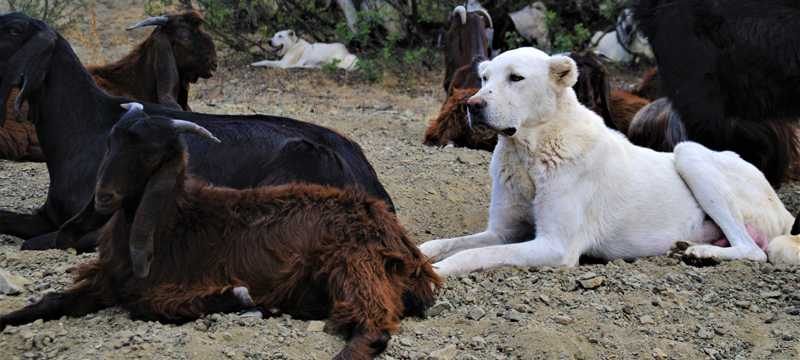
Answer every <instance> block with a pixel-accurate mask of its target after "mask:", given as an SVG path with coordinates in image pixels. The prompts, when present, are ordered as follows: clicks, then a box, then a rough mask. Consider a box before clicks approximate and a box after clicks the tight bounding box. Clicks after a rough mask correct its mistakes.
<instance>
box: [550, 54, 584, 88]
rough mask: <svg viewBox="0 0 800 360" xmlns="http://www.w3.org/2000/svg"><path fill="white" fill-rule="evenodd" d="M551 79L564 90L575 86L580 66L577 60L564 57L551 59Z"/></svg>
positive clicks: (558, 56)
mask: <svg viewBox="0 0 800 360" xmlns="http://www.w3.org/2000/svg"><path fill="white" fill-rule="evenodd" d="M549 62H550V64H549V65H550V78H551V79H553V81H554V82H555V83H556V85H558V86H559V87H562V88H568V87H572V86H573V85H575V83H576V82H577V81H578V65H576V64H575V60H572V58H570V57H568V56H564V55H555V56H552V57H550V60H549Z"/></svg>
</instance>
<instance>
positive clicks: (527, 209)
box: [420, 48, 800, 275]
mask: <svg viewBox="0 0 800 360" xmlns="http://www.w3.org/2000/svg"><path fill="white" fill-rule="evenodd" d="M478 70H479V73H480V76H481V79H482V82H483V86H482V87H481V89H480V91H479V92H478V93H477V94H475V95H474V96H473V97H471V98H470V99H469V101H468V108H469V121H470V125H471V126H477V125H483V126H488V127H490V128H492V129H494V130H497V131H498V132H499V133H500V134H501V136H500V139H499V142H498V144H497V147H496V148H495V150H494V154H493V156H492V161H491V166H490V172H491V176H492V197H491V205H490V209H489V224H488V228H487V229H486V231H484V232H481V233H478V234H474V235H469V236H464V237H458V238H453V239H443V240H432V241H429V242H426V243H424V244H422V245H421V246H420V248H421V250H422V252H423V253H425V255H427V256H429V257H431V258H433V259H434V260H435V261H438V262H436V264H435V266H436V268H437V269H438V270H437V271H438V272H439V274H441V275H449V274H454V273H465V272H470V271H477V270H482V269H489V268H494V267H499V266H576V265H577V264H578V258H579V257H580V256H581V255H584V254H586V255H591V256H593V257H599V258H602V259H606V260H613V259H618V258H626V259H630V258H637V257H643V256H652V255H664V254H666V253H667V252H668V251H669V250H670V248H671V247H672V246H673V244H675V242H677V241H687V242H690V243H691V244H693V245H692V246H690V247H689V248H688V249H686V254H687V255H689V256H694V257H697V258H714V259H749V260H755V261H765V260H767V254H769V259H770V261H772V262H781V263H791V264H798V263H800V241H798V237H792V236H781V235H787V234H789V232H790V229H791V228H792V223H793V221H794V218H793V217H792V215H791V214H789V212H788V211H786V209H785V208H784V206H783V204H782V203H781V201H780V200H779V199H778V196H777V195H776V193H775V191H774V190H773V189H772V187H770V185H769V183H768V182H767V180H766V179H765V178H764V176H763V174H762V173H761V172H760V171H759V170H758V169H756V168H755V167H754V166H752V165H750V164H749V163H747V162H745V161H744V160H742V159H741V158H739V156H738V155H736V154H735V153H732V152H715V151H711V150H709V149H707V148H705V147H703V146H702V145H700V144H697V143H692V142H685V143H682V144H679V145H678V146H677V147H675V152H674V153H659V152H655V151H653V150H650V149H647V148H643V147H638V146H635V145H633V144H631V143H630V142H628V140H627V139H626V138H624V137H623V136H622V135H621V134H619V133H618V132H616V131H613V130H610V129H608V128H606V127H605V125H603V120H602V119H601V118H600V117H599V116H598V115H596V114H595V113H593V112H592V111H590V110H589V109H587V108H586V107H584V106H583V105H581V104H580V103H579V102H578V100H577V99H576V97H575V93H574V91H573V90H572V85H573V84H575V81H576V79H577V77H578V70H577V68H576V65H575V62H573V61H572V59H570V58H568V57H565V56H552V57H551V56H548V55H547V54H545V53H543V52H541V51H539V50H537V49H534V48H521V49H517V50H511V51H508V52H505V53H502V54H500V55H499V56H497V57H496V58H495V59H494V60H491V61H487V62H483V63H481V64H480V65H479V67H478ZM534 193H535V196H534ZM709 218H710V219H709ZM534 224H535V225H534ZM534 233H535V239H534V238H533V236H534ZM776 237H777V238H776ZM754 238H756V239H757V240H760V243H757V241H756V240H754ZM768 239H773V240H772V241H768ZM767 242H768V244H767ZM712 243H716V244H719V243H725V244H730V247H721V246H715V245H713V244H712ZM765 249H766V253H765Z"/></svg>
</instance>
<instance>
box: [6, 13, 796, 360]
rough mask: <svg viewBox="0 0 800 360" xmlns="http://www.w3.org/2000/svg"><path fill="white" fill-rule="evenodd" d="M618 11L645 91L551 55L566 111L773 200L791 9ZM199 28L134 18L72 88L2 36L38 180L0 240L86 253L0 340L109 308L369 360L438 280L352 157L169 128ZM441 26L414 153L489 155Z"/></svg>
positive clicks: (792, 108) (199, 68)
mask: <svg viewBox="0 0 800 360" xmlns="http://www.w3.org/2000/svg"><path fill="white" fill-rule="evenodd" d="M634 10H635V13H636V17H637V19H638V21H639V24H640V28H641V29H642V31H643V32H644V34H645V35H646V36H647V38H648V39H649V41H650V43H651V45H652V47H653V50H654V53H655V55H656V62H657V64H656V65H657V70H655V69H654V70H651V71H650V72H649V73H648V75H647V76H646V78H645V79H644V80H643V81H642V84H640V85H639V86H638V87H637V89H636V91H633V92H626V91H623V90H622V89H611V88H610V85H609V79H608V76H609V75H608V72H607V70H606V69H605V66H604V65H603V63H602V61H601V60H600V59H598V58H597V57H596V56H595V55H593V54H591V53H584V52H581V53H578V52H575V53H571V54H570V56H572V57H573V58H574V59H575V60H576V62H577V64H578V65H579V68H580V78H579V80H578V83H577V84H576V85H575V90H576V93H577V94H578V97H579V99H580V100H581V101H582V102H583V103H584V104H585V105H586V106H587V107H589V108H591V109H592V110H594V111H595V112H597V113H598V114H600V115H601V117H603V119H604V120H605V122H606V124H607V125H608V126H609V127H612V128H614V129H617V130H619V131H620V132H622V133H623V134H627V135H628V136H629V138H630V140H631V141H632V142H634V143H636V144H639V145H642V146H647V147H651V148H653V149H655V150H658V151H671V150H672V148H673V147H674V146H675V144H677V143H678V142H680V141H684V140H687V139H691V140H694V141H697V142H700V143H703V144H705V145H706V146H708V147H710V148H713V149H718V150H733V151H736V152H738V153H739V154H741V155H742V157H743V158H744V159H745V160H747V161H749V162H751V163H753V164H754V165H756V166H757V167H758V168H759V169H760V170H762V171H763V172H764V173H765V175H766V176H767V177H768V179H769V180H770V182H771V183H772V184H773V185H774V186H778V185H780V184H781V183H782V182H783V181H784V180H785V179H787V178H788V177H790V176H792V175H794V174H793V171H794V170H795V169H796V167H797V162H798V161H800V156H798V154H799V153H798V141H797V137H796V130H797V129H796V127H797V118H798V117H799V116H800V102H798V101H797V99H800V56H798V54H800V41H798V34H800V4H798V2H797V1H793V0H639V1H637V2H636V4H635V6H634ZM202 25H203V19H202V17H201V16H200V15H199V14H198V13H195V12H190V13H186V14H181V15H168V16H159V17H153V18H149V19H147V20H144V21H142V22H140V23H139V24H136V25H134V26H133V27H132V28H139V27H145V26H154V27H155V30H154V31H153V32H152V33H151V34H150V36H149V37H148V38H147V39H146V40H145V41H144V42H143V43H141V44H140V45H139V46H138V47H136V48H135V49H134V50H133V51H132V52H131V53H130V54H128V55H127V56H125V57H124V58H122V59H121V60H119V61H117V62H114V63H112V64H109V65H104V66H92V67H88V68H87V67H84V65H83V64H81V62H80V61H79V59H78V57H77V56H76V55H75V53H74V52H73V50H72V48H71V47H70V44H69V43H68V42H67V40H65V39H64V38H63V37H62V36H61V35H60V34H58V33H57V32H56V31H54V30H53V29H52V28H51V27H50V26H48V25H47V24H45V23H44V22H42V21H39V20H36V19H33V18H30V17H28V16H26V15H23V14H20V13H11V14H5V15H2V16H0V75H2V79H0V97H2V99H3V106H0V123H4V127H3V128H2V129H0V157H2V158H5V159H9V160H17V161H30V160H34V161H45V162H46V163H47V169H48V173H49V176H50V185H49V189H48V193H47V200H46V201H45V203H44V205H43V206H42V207H41V208H39V209H38V210H36V211H35V212H34V213H33V214H21V213H14V212H11V211H7V210H0V233H2V234H8V235H13V236H17V237H20V238H23V239H24V240H25V241H24V243H23V246H22V248H23V249H27V250H36V249H51V248H59V249H66V248H75V249H77V250H78V251H80V252H86V251H94V250H95V249H97V251H98V254H97V257H96V258H95V259H94V260H92V261H90V262H88V263H86V264H83V265H81V266H79V267H78V268H77V271H76V274H77V275H76V281H75V284H74V285H73V286H72V287H70V288H69V289H67V290H65V291H64V292H60V293H51V294H48V295H46V296H44V298H42V299H41V300H40V301H38V302H36V303H34V304H31V305H29V306H27V307H25V308H23V309H21V310H18V311H15V312H12V313H10V314H7V315H4V316H2V317H0V330H1V329H3V328H5V327H6V326H14V325H20V324H25V323H29V322H33V321H35V320H37V319H44V320H51V319H57V318H60V317H61V316H64V315H68V316H82V315H85V314H88V313H90V312H95V311H97V310H99V309H102V308H105V307H110V306H115V305H119V306H121V307H123V308H125V309H127V310H128V311H129V312H130V314H131V316H133V317H135V318H142V319H152V320H158V321H164V322H170V323H180V322H185V321H189V320H192V319H195V318H198V317H201V316H203V315H205V314H208V313H212V312H231V311H239V310H243V309H248V308H258V309H261V310H262V311H265V314H268V313H269V312H268V311H267V310H266V309H273V308H277V309H279V310H280V311H281V312H284V313H288V314H292V315H293V316H297V317H300V318H307V319H320V318H329V319H331V321H332V323H333V324H334V325H335V328H336V329H339V330H340V331H342V332H343V333H344V334H345V335H346V336H347V338H348V339H349V341H348V344H347V346H346V347H345V348H344V349H343V350H342V351H341V352H340V353H339V354H338V355H337V358H341V359H370V358H373V357H374V356H376V355H377V354H379V353H380V352H381V351H383V349H384V348H385V347H386V345H387V343H388V340H389V334H390V333H391V332H392V331H394V330H396V329H397V328H398V326H399V321H400V318H401V317H403V316H406V315H422V314H424V311H425V310H426V308H427V307H428V306H430V305H431V304H432V303H433V301H434V296H435V294H436V291H437V289H438V288H439V287H440V286H441V284H442V281H441V279H440V278H439V277H437V275H436V274H435V273H434V271H433V269H432V266H431V264H430V262H429V260H428V259H426V258H425V257H424V255H422V254H421V252H420V251H419V250H418V249H417V247H416V246H415V244H414V242H413V241H412V240H411V239H409V237H408V236H407V234H406V233H405V231H404V230H403V228H402V226H401V225H400V223H399V221H398V218H397V216H395V214H394V207H393V204H392V199H391V198H390V196H389V194H388V193H387V192H386V190H385V189H384V187H383V185H382V184H381V183H380V181H379V180H378V176H377V174H376V173H375V170H374V169H373V167H372V165H371V164H370V163H369V161H368V160H367V158H366V157H365V155H364V154H363V152H362V150H361V148H360V147H359V145H358V144H357V143H355V142H353V141H352V140H350V139H348V138H346V137H344V136H342V135H340V134H338V133H337V132H335V131H332V130H329V129H327V128H323V127H320V126H317V125H312V124H310V123H306V122H302V121H298V120H294V119H289V118H283V117H275V116H268V115H248V116H245V115H210V114H201V113H193V112H189V111H190V107H189V97H188V94H189V92H188V89H189V84H191V83H194V82H196V81H197V80H198V79H199V78H208V77H211V76H212V72H213V71H214V70H216V67H217V56H216V51H215V48H214V43H213V41H212V39H211V37H210V36H209V34H207V33H206V32H205V31H204V30H203V29H202ZM449 26H450V28H449V30H448V31H447V36H446V40H447V44H446V46H445V51H446V52H445V60H446V67H447V68H446V71H445V79H444V83H443V85H444V90H445V91H446V93H447V100H446V101H445V103H444V104H443V106H442V109H441V113H440V115H439V116H438V117H437V118H436V119H433V120H432V121H431V123H430V126H429V128H428V130H427V132H426V134H425V139H424V143H425V144H426V145H432V146H445V145H448V144H452V145H455V146H467V147H472V148H477V149H482V150H487V151H492V149H493V148H494V144H495V142H496V138H495V136H496V135H495V134H493V133H491V132H487V131H486V130H485V129H477V128H476V129H473V128H471V127H470V126H469V124H468V123H467V120H466V118H465V117H466V110H465V106H466V105H465V103H466V99H467V98H469V96H471V95H472V94H474V93H475V92H477V91H478V89H479V88H480V86H481V83H480V79H479V78H478V76H477V73H476V66H475V64H476V62H477V61H478V60H480V59H487V58H489V57H491V55H492V49H491V46H490V43H491V42H490V41H489V40H490V38H489V37H490V36H491V32H490V31H488V30H491V28H492V26H493V24H492V19H491V16H490V15H489V13H488V12H486V11H483V10H474V11H468V10H467V8H465V7H464V6H459V7H457V8H456V9H454V11H453V12H451V14H450V17H449ZM687 54H691V55H687ZM532 101H535V99H532ZM211 184H214V185H211Z"/></svg>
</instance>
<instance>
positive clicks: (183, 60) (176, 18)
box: [128, 11, 217, 82]
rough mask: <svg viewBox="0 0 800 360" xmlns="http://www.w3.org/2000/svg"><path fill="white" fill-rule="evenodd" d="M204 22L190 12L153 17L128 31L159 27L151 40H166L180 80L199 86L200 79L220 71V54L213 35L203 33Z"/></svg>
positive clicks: (195, 13) (193, 12) (196, 14)
mask: <svg viewBox="0 0 800 360" xmlns="http://www.w3.org/2000/svg"><path fill="white" fill-rule="evenodd" d="M203 22H204V21H203V18H202V17H201V16H200V14H198V13H197V12H195V11H190V12H186V13H182V14H177V15H164V16H154V17H150V18H148V19H145V20H143V21H141V22H139V23H137V24H135V25H133V26H131V27H129V28H128V30H132V29H137V28H140V27H145V26H157V28H156V29H155V30H154V31H153V33H152V34H151V35H150V38H154V37H163V38H164V39H165V40H167V41H168V43H169V44H170V46H171V48H172V53H173V55H174V57H175V65H177V67H178V72H179V73H180V76H181V78H182V79H185V80H186V81H188V82H196V81H197V79H198V78H204V79H207V78H210V77H211V76H212V73H213V72H214V70H216V69H217V50H216V47H215V46H214V40H213V39H212V38H211V35H209V34H208V33H207V32H205V30H203Z"/></svg>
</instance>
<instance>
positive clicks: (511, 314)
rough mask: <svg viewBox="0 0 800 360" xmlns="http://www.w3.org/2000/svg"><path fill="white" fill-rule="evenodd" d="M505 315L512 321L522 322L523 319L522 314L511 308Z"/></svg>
mask: <svg viewBox="0 0 800 360" xmlns="http://www.w3.org/2000/svg"><path fill="white" fill-rule="evenodd" d="M503 317H504V318H505V319H506V320H508V321H511V322H520V321H522V320H523V317H522V314H521V313H520V312H519V311H517V310H509V311H507V312H506V313H505V314H504V315H503Z"/></svg>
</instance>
